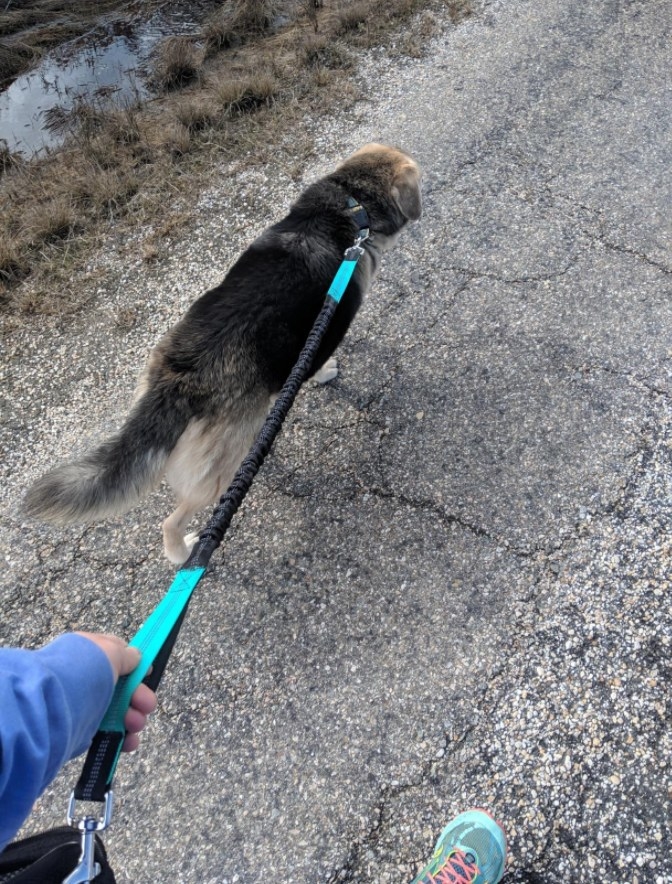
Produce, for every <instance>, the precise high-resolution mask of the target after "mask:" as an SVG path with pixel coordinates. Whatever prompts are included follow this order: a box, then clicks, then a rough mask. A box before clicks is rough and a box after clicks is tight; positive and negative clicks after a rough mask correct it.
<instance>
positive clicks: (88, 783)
mask: <svg viewBox="0 0 672 884" xmlns="http://www.w3.org/2000/svg"><path fill="white" fill-rule="evenodd" d="M348 205H349V208H350V209H351V211H352V212H353V215H354V217H355V219H356V221H357V223H358V225H359V228H360V229H359V233H358V235H357V237H356V239H355V242H354V244H353V245H352V246H350V247H349V248H348V249H346V251H345V254H344V257H343V260H342V262H341V264H340V266H339V268H338V270H337V272H336V275H335V276H334V278H333V280H332V282H331V285H330V286H329V290H328V292H327V295H326V298H325V301H324V304H323V306H322V309H321V310H320V313H319V314H318V316H317V319H316V320H315V323H314V324H313V327H312V329H311V331H310V334H309V335H308V338H307V339H306V343H305V344H304V346H303V349H302V350H301V353H300V354H299V358H298V359H297V361H296V364H295V365H294V368H293V369H292V371H291V372H290V374H289V377H288V378H287V380H286V382H285V384H284V386H283V388H282V390H281V391H280V394H279V395H278V398H277V399H276V401H275V403H274V405H273V407H272V409H271V411H270V412H269V414H268V416H267V417H266V420H265V421H264V425H263V426H262V428H261V430H260V431H259V434H258V435H257V438H256V439H255V442H254V445H253V446H252V448H251V450H250V452H249V454H248V455H247V457H246V458H245V460H244V461H243V462H242V464H241V466H240V468H239V469H238V471H237V473H236V475H235V476H234V479H233V481H232V482H231V485H230V486H229V488H228V490H227V491H226V493H225V494H224V495H223V496H222V497H221V498H220V501H219V503H218V504H217V506H216V507H215V509H214V511H213V513H212V516H211V518H210V520H209V521H208V524H207V525H206V526H205V528H204V530H203V531H202V532H201V534H200V536H199V539H198V541H197V543H196V545H195V546H194V548H193V550H192V552H191V555H190V556H189V558H188V559H187V561H186V562H185V564H184V565H183V567H182V568H181V569H180V570H179V571H178V572H177V574H176V575H175V578H174V580H173V582H172V584H171V585H170V587H169V589H168V591H167V593H166V594H165V596H164V597H163V598H162V599H161V601H160V602H159V604H158V605H157V607H156V608H155V609H154V610H153V611H152V613H151V614H150V616H149V617H148V619H147V620H146V621H145V623H143V625H142V626H141V628H140V629H139V631H138V632H137V634H136V635H135V636H134V638H133V639H132V640H131V642H130V644H131V646H132V647H135V648H138V650H139V651H140V654H141V659H140V663H139V664H138V666H137V667H136V668H135V669H134V670H133V672H132V673H131V674H130V675H127V676H123V677H122V678H120V679H119V681H118V682H117V685H116V687H115V690H114V694H113V696H112V700H111V702H110V705H109V706H108V708H107V711H106V713H105V717H104V718H103V721H102V722H101V725H100V728H99V730H98V732H97V733H96V734H95V736H94V738H93V741H92V743H91V747H90V749H89V751H88V754H87V756H86V760H85V762H84V767H83V770H82V773H81V775H80V778H79V780H78V781H77V784H76V786H75V788H74V790H73V792H72V795H71V797H70V803H69V806H68V814H67V821H68V824H69V825H71V826H73V827H75V828H77V829H79V831H80V832H81V833H82V854H81V856H80V861H79V864H78V866H77V868H76V869H75V871H74V872H73V873H72V874H71V875H70V876H69V877H68V878H66V880H65V881H64V882H63V884H79V882H88V881H90V880H92V879H93V877H95V874H92V872H95V863H94V853H93V851H94V849H95V840H94V839H95V834H96V833H97V832H101V831H103V829H106V828H107V827H108V825H109V824H110V821H111V818H112V809H113V802H114V792H113V788H112V786H113V780H114V774H115V772H116V768H117V763H118V761H119V756H120V754H121V749H122V746H123V743H124V738H125V736H126V729H125V727H124V717H125V715H126V711H127V710H128V707H129V706H130V702H131V696H132V695H133V692H134V691H135V689H136V688H137V687H138V685H139V684H140V683H141V682H143V681H144V682H145V683H146V684H148V685H149V687H151V688H152V689H153V690H155V689H156V687H157V686H158V684H159V682H160V680H161V676H162V675H163V670H164V669H165V666H166V664H167V662H168V658H169V657H170V653H171V651H172V648H173V645H174V643H175V640H176V638H177V634H178V632H179V629H180V626H181V625H182V621H183V620H184V617H185V615H186V612H187V606H188V604H189V601H190V599H191V597H192V595H193V592H194V590H195V589H196V586H197V585H198V583H199V581H200V580H201V578H202V577H203V575H204V574H205V572H206V569H207V566H208V563H209V561H210V557H211V556H212V554H213V553H214V551H215V550H216V549H217V547H218V546H219V545H220V543H221V542H222V539H223V537H224V534H225V533H226V531H227V529H228V527H229V525H230V524H231V520H232V518H233V516H234V515H235V513H236V511H237V510H238V507H239V506H240V504H241V503H242V501H243V498H244V497H245V495H246V494H247V492H248V490H249V488H250V486H251V485H252V482H253V480H254V477H255V475H256V474H257V472H258V471H259V468H260V467H261V465H262V464H263V462H264V460H265V458H266V455H267V454H268V452H269V451H270V449H271V445H272V444H273V441H274V440H275V437H276V436H277V434H278V433H279V431H280V428H281V426H282V423H283V421H284V419H285V417H286V416H287V413H288V412H289V409H290V408H291V406H292V404H293V402H294V399H295V398H296V395H297V393H298V391H299V389H300V388H301V385H302V384H303V382H304V381H305V380H306V378H307V377H308V376H309V375H310V373H311V368H312V365H313V361H314V358H315V354H316V353H317V350H318V348H319V345H320V343H321V341H322V338H323V337H324V334H325V332H326V330H327V328H328V326H329V323H330V322H331V319H332V317H333V315H334V313H335V312H336V308H337V307H338V304H339V303H340V301H341V298H342V297H343V294H344V293H345V291H346V289H347V287H348V285H349V283H350V280H351V279H352V276H353V274H354V272H355V269H356V267H357V263H358V261H359V259H360V258H361V256H362V255H363V254H364V249H363V247H362V243H363V242H364V241H365V240H366V239H368V237H369V229H368V218H367V216H366V212H365V210H364V209H363V208H362V207H361V206H360V205H359V204H358V203H356V201H355V200H353V199H352V198H349V203H348ZM150 670H151V672H150ZM77 801H93V802H100V803H103V804H104V807H103V811H102V813H101V815H100V816H99V817H91V816H84V817H81V818H77V817H76V815H75V805H76V802H77ZM87 875H88V877H86V876H87Z"/></svg>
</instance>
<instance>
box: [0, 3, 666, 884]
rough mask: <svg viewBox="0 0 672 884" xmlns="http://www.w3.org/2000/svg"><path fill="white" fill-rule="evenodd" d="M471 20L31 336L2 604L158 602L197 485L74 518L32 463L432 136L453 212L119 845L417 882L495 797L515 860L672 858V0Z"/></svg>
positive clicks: (138, 786)
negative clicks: (378, 157)
mask: <svg viewBox="0 0 672 884" xmlns="http://www.w3.org/2000/svg"><path fill="white" fill-rule="evenodd" d="M439 24H440V25H441V32H440V34H439V35H438V36H437V37H436V38H435V40H434V41H433V43H432V44H431V46H430V47H428V51H427V53H426V55H425V56H424V57H423V58H419V59H408V58H403V57H402V58H397V57H394V55H393V54H391V53H389V52H384V51H382V50H376V51H373V52H371V53H369V54H366V55H364V56H363V57H362V59H361V69H360V71H359V73H358V74H357V75H356V76H357V77H358V82H359V85H360V86H361V88H362V94H363V96H364V97H363V99H362V100H361V101H359V102H358V103H357V104H355V106H354V107H353V108H350V109H348V110H347V111H344V112H343V113H342V114H341V115H339V116H337V117H333V118H329V119H314V118H312V117H311V115H310V113H308V112H307V114H306V120H305V126H306V132H308V133H310V134H311V135H312V136H313V138H314V142H315V145H316V155H317V156H318V157H319V159H314V160H313V161H312V162H311V163H310V165H309V167H308V168H307V169H306V170H305V173H304V175H303V180H302V181H301V182H297V181H295V180H293V178H292V177H291V175H290V170H289V169H288V168H285V167H284V165H283V164H282V162H281V161H280V160H279V161H278V163H277V164H275V165H273V164H270V165H268V166H266V167H264V168H263V169H259V168H256V169H251V170H250V169H248V170H243V171H237V170H236V169H235V168H227V167H223V168H222V170H221V173H220V183H219V184H218V185H217V186H213V189H212V191H211V192H209V193H207V194H204V195H203V196H202V197H201V198H200V199H199V201H198V205H197V207H196V210H195V222H194V225H193V229H192V230H191V231H190V233H189V236H188V237H187V236H185V237H184V239H182V240H180V241H179V242H177V243H176V244H175V246H174V248H173V251H172V253H171V254H170V255H169V256H168V257H167V258H166V259H165V261H163V262H162V263H160V264H159V265H158V266H157V267H154V268H148V267H146V266H145V265H143V264H142V261H141V258H140V257H139V252H140V249H139V248H138V249H137V250H135V251H134V250H133V244H131V245H130V247H129V246H128V244H126V246H125V251H122V244H120V243H118V242H115V240H114V237H113V236H111V239H110V247H109V250H108V251H107V252H106V253H105V254H101V255H100V256H99V257H98V258H97V261H98V267H101V268H102V267H104V268H105V269H106V271H107V276H106V277H105V279H106V280H107V282H103V283H96V282H95V276H94V281H93V282H86V281H82V285H90V286H91V287H92V299H91V302H90V304H89V306H88V307H87V308H86V309H85V311H83V313H82V314H80V315H78V316H77V317H74V318H73V319H72V320H70V321H69V322H68V324H67V325H66V324H65V323H61V322H60V321H58V320H55V321H53V322H49V321H45V322H44V323H41V324H38V322H37V321H36V322H35V323H34V324H33V325H31V326H30V327H29V328H28V329H27V331H26V332H25V333H23V334H19V333H16V334H14V335H13V336H12V337H11V338H9V339H7V340H6V341H5V347H6V350H7V356H6V359H5V360H4V361H3V365H4V371H5V373H6V379H5V383H4V384H3V389H4V403H3V426H2V433H3V436H2V444H3V446H4V450H5V453H6V456H5V458H4V466H3V483H2V484H3V488H2V496H3V502H4V507H3V516H2V526H3V535H2V537H3V545H4V547H5V549H4V552H5V557H6V562H7V566H6V568H5V570H4V572H3V575H2V588H1V590H0V591H1V593H2V595H1V596H0V598H1V599H2V612H3V617H2V628H1V637H2V640H3V641H4V642H11V643H17V644H25V645H28V646H34V645H35V644H38V643H40V642H42V641H46V640H47V639H48V638H49V637H51V636H52V635H54V634H56V633H57V632H59V631H61V630H64V629H71V628H88V629H98V630H110V631H116V632H120V633H121V634H125V635H127V636H130V635H132V634H133V633H134V632H135V631H136V629H137V628H138V626H139V625H140V623H141V622H142V620H143V619H144V618H145V617H146V616H147V615H148V614H149V612H150V610H151V608H152V607H153V605H154V604H156V602H157V601H158V599H159V598H160V596H161V594H162V592H163V591H165V589H166V588H167V587H168V585H169V581H170V578H171V574H172V570H171V568H170V567H169V565H168V564H167V563H166V562H165V561H164V560H163V559H162V557H161V543H160V531H159V529H158V525H159V523H160V521H161V519H162V518H163V517H164V516H165V514H166V512H167V511H168V506H169V498H168V495H167V493H166V492H165V491H160V492H157V493H156V494H155V495H153V496H152V497H151V498H150V499H149V500H148V501H147V502H146V503H145V504H144V505H142V506H141V507H139V508H137V509H136V510H134V511H133V512H131V513H130V514H128V515H127V516H126V517H123V518H120V519H117V520H110V521H108V522H104V523H100V524H97V525H94V526H87V527H86V528H82V527H80V528H72V529H67V530H54V529H41V528H40V527H39V526H36V525H34V524H28V523H25V522H23V521H22V519H21V516H20V513H19V512H18V502H19V500H20V497H21V494H22V491H23V489H24V488H25V486H26V485H27V484H28V482H29V481H30V480H31V479H32V478H34V477H36V476H37V475H38V474H39V473H41V472H42V471H44V470H45V469H46V468H48V467H49V466H50V465H51V464H52V463H53V462H54V460H57V459H63V458H65V457H67V456H69V454H70V453H71V452H72V451H73V450H78V449H81V448H82V447H84V446H85V444H86V442H87V441H91V440H93V439H95V438H97V437H98V435H99V434H101V433H102V432H105V431H109V430H110V429H111V428H113V427H114V426H115V424H116V421H117V420H118V416H119V414H120V413H122V412H123V410H124V409H125V407H126V403H127V402H128V400H129V398H130V395H131V393H132V390H133V384H134V379H135V376H136V374H137V372H138V370H139V368H140V367H141V365H142V362H143V359H144V357H145V355H146V353H147V350H148V348H149V347H150V346H151V345H152V343H153V342H154V341H155V340H156V339H157V338H158V336H159V335H160V333H161V332H162V331H163V330H164V329H165V328H166V327H167V326H168V325H169V324H170V323H171V322H173V321H175V319H176V318H177V317H178V316H179V315H180V313H181V312H182V310H184V308H185V306H186V305H187V304H188V303H189V302H190V301H191V300H192V299H193V298H194V297H196V296H197V295H198V294H200V293H201V292H202V291H203V290H204V289H205V288H206V287H207V286H210V285H212V284H213V283H214V282H215V281H216V280H217V279H218V278H219V277H220V276H221V274H222V272H223V271H224V270H225V268H226V267H227V265H228V264H229V263H230V262H231V260H232V259H233V258H234V257H235V255H236V254H237V253H238V252H239V251H240V249H241V248H242V247H243V246H244V245H245V244H246V243H247V242H248V241H249V240H250V239H251V238H252V236H254V235H255V234H256V233H257V232H258V231H259V230H261V229H262V228H263V227H264V226H266V225H267V224H268V223H269V222H270V221H272V220H274V219H275V218H277V217H278V216H279V215H280V214H281V212H282V211H283V209H284V207H285V206H286V205H287V203H288V202H289V201H290V200H291V199H292V198H293V197H294V196H295V194H296V192H297V191H298V189H299V188H300V187H301V186H303V185H305V183H307V182H309V181H311V180H313V179H314V178H315V177H316V176H317V175H320V174H323V173H324V172H325V171H327V170H328V169H330V168H332V167H333V165H334V163H335V162H337V161H338V160H339V159H340V158H342V157H343V156H344V155H346V154H347V153H348V152H349V151H350V150H352V149H353V148H355V147H357V146H359V145H360V144H361V143H363V142H365V141H367V140H371V139H376V140H381V141H388V142H391V143H397V144H399V145H400V146H402V147H404V148H405V149H407V150H409V151H410V152H411V153H413V154H414V155H415V156H416V157H417V158H418V160H419V161H420V163H421V165H422V166H423V169H424V173H425V174H424V200H425V214H424V217H423V219H422V220H421V222H419V223H418V224H417V225H414V226H413V227H411V228H409V230H408V231H406V232H405V234H404V235H403V237H402V239H401V241H400V244H399V246H398V247H397V249H396V251H395V252H393V253H391V254H389V255H387V256H385V260H384V263H383V267H382V271H381V275H380V277H379V278H378V280H377V281H376V283H375V286H374V289H373V291H372V292H371V294H370V297H369V299H368V301H367V303H366V305H365V307H364V309H363V310H362V312H361V313H360V315H359V316H358V318H357V320H356V322H355V324H354V325H353V327H352V329H351V331H350V333H349V335H348V337H347V339H346V341H345V342H344V344H343V346H342V348H341V350H340V353H339V362H340V371H341V373H340V376H339V378H338V379H337V380H336V381H335V382H334V383H332V384H330V385H328V386H327V387H326V388H318V387H316V386H314V385H312V384H310V385H307V386H306V388H305V389H304V390H303V391H302V393H301V394H300V396H299V398H298V400H297V403H296V405H295V408H294V409H293V411H292V414H291V416H290V419H289V421H288V422H287V424H286V426H285V429H284V430H283V433H282V434H281V437H280V438H279V439H278V441H277V443H276V445H275V448H274V450H273V453H272V455H271V456H270V458H269V460H268V461H267V463H266V465H265V467H264V468H263V470H262V471H261V473H260V474H259V476H258V478H257V480H256V482H255V485H254V487H253V489H252V491H251V493H250V495H249V496H248V498H247V500H246V501H245V503H244V505H243V507H242V508H241V511H240V512H239V514H238V516H237V517H236V519H235V520H234V523H233V525H232V528H231V529H230V531H229V534H228V535H227V538H226V539H225V542H224V545H223V548H222V550H221V551H220V552H219V553H217V554H216V556H215V559H214V563H213V567H212V569H211V572H210V574H209V576H208V577H207V578H206V579H205V580H204V581H203V583H202V584H201V587H200V588H199V590H198V591H197V594H196V596H195V598H194V601H193V603H192V605H191V608H190V614H189V617H188V618H187V621H186V623H185V626H184V627H183V630H182V633H181V636H180V639H179V642H178V646H177V648H176V650H175V653H174V655H173V659H172V661H171V664H170V666H169V668H168V670H167V673H166V677H165V679H164V682H163V685H162V688H161V692H160V707H159V710H158V712H157V714H156V715H155V716H154V717H153V720H152V722H151V723H150V726H149V727H148V730H147V732H146V735H145V738H144V743H143V746H142V749H141V751H140V753H139V754H138V755H137V756H136V757H134V758H130V759H124V761H123V762H122V764H121V765H120V771H119V775H118V778H117V796H118V803H117V808H116V811H115V818H114V821H113V826H112V828H111V829H110V831H109V833H108V835H107V837H106V839H105V840H106V845H107V847H108V850H109V852H110V853H111V857H112V863H113V867H114V868H115V871H116V873H117V880H118V881H120V882H124V881H133V882H137V884H144V882H150V881H157V880H158V881H167V880H171V881H176V882H178V881H179V882H195V881H199V882H213V884H214V882H217V884H229V882H230V884H233V882H240V884H246V882H252V881H257V880H261V879H264V880H272V881H275V882H287V884H289V882H303V881H310V882H334V884H335V882H342V881H357V882H362V884H364V882H394V884H404V882H408V881H409V880H410V879H411V878H412V876H413V874H414V873H415V872H416V871H417V869H418V868H419V866H420V865H421V863H422V862H423V860H425V859H426V857H427V856H428V855H429V852H430V851H431V848H432V847H433V844H434V839H435V838H436V836H437V834H438V833H439V832H440V831H441V829H442V828H443V826H444V824H445V822H446V821H447V820H448V819H449V818H450V817H451V816H452V815H454V814H455V813H457V812H459V811H460V810H462V809H464V808H466V807H469V806H473V805H474V804H475V805H481V806H482V805H485V806H487V807H489V808H490V809H491V810H492V811H493V812H494V813H495V814H496V816H497V817H498V818H499V819H501V820H502V821H503V822H504V824H505V826H506V828H507V832H508V836H509V847H510V863H509V873H508V876H507V880H508V881H510V882H514V881H521V882H524V881H527V882H545V884H546V882H547V884H555V882H558V884H559V882H568V881H579V880H580V881H581V882H592V881H594V882H600V884H604V882H606V881H609V882H611V881H614V882H632V884H635V882H639V884H645V882H655V884H666V882H670V881H672V850H671V849H670V847H671V845H670V802H671V799H672V782H671V779H670V742H671V736H670V733H671V732H670V718H671V716H672V702H671V696H670V684H669V682H670V663H669V658H670V642H671V640H672V619H671V615H670V610H669V608H670V606H669V603H668V602H666V599H668V598H669V593H670V589H671V585H670V564H671V555H672V537H671V533H670V516H671V515H672V512H671V510H672V409H671V407H670V405H671V403H670V394H671V381H672V363H671V359H672V332H671V329H672V322H671V320H672V315H671V314H672V280H671V275H670V274H671V271H672V246H671V243H672V236H671V233H672V229H671V228H672V223H671V218H672V212H671V211H670V207H671V206H672V185H671V179H670V168H672V137H671V135H672V132H671V131H670V130H671V128H672V126H671V123H670V119H671V117H670V107H672V94H671V93H672V77H671V76H670V49H669V47H670V37H671V36H672V9H671V8H670V6H669V4H664V3H662V2H657V3H656V2H654V3H645V2H638V0H633V2H627V0H602V2H595V0H588V2H579V0H541V2H538V3H532V2H526V0H502V2H496V3H485V4H484V5H483V6H482V7H479V10H478V12H477V14H475V15H474V16H473V17H472V18H470V19H468V20H467V21H466V22H463V23H462V24H460V25H459V26H457V27H455V26H453V25H451V23H450V21H449V20H448V17H446V20H445V21H442V20H440V19H439ZM232 185H233V186H232ZM234 215H235V217H236V218H237V219H238V221H239V224H238V228H237V231H236V233H235V234H232V233H231V229H230V226H229V225H228V224H227V218H230V217H233V216H234ZM95 269H96V268H95V267H94V268H93V270H94V271H95ZM129 305H133V306H137V309H138V322H137V324H136V326H134V327H133V328H131V329H128V328H123V329H122V328H120V327H119V326H118V325H115V323H114V316H115V313H116V311H117V310H119V309H121V308H123V307H126V306H129ZM77 772H78V766H77V764H76V763H74V764H72V765H71V766H70V767H69V768H68V769H67V770H66V772H65V773H64V774H63V775H61V776H60V777H59V778H58V779H57V781H56V782H55V783H54V784H53V786H52V787H51V788H50V789H49V790H48V792H47V793H46V794H45V796H44V797H43V798H42V799H41V800H40V801H39V802H38V805H37V807H36V811H35V814H34V816H33V818H32V820H31V822H30V824H29V826H28V829H30V830H37V829H40V828H44V827H46V826H48V825H52V824H57V823H60V822H61V821H62V819H63V816H64V812H65V806H66V802H67V796H68V794H69V790H70V788H71V785H72V783H73V782H74V778H76V775H77Z"/></svg>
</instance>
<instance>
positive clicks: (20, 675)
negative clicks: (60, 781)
mask: <svg viewBox="0 0 672 884" xmlns="http://www.w3.org/2000/svg"><path fill="white" fill-rule="evenodd" d="M113 691H114V673H113V671H112V666H111V664H110V662H109V660H108V659H107V656H106V654H105V653H104V652H103V651H102V650H101V649H100V648H99V647H98V646H97V645H96V644H94V643H93V642H92V641H90V640H89V639H88V638H85V637H84V636H81V635H75V634H68V635H63V636H60V637H59V638H57V639H56V640H55V641H53V642H51V643H50V644H48V645H47V646H46V647H44V648H41V649H40V650H38V651H25V650H20V649H13V648H0V850H2V848H3V847H4V845H5V844H6V842H7V841H8V840H9V839H10V838H11V837H12V836H13V835H14V834H15V832H16V831H17V830H18V828H19V827H20V826H21V824H22V823H23V821H24V819H25V818H26V816H27V815H28V813H29V812H30V808H31V807H32V805H33V802H34V801H35V799H36V798H37V797H38V796H39V795H40V794H41V792H42V791H43V790H44V789H46V787H47V786H48V785H49V783H50V782H51V781H52V780H53V778H54V777H55V776H56V774H57V773H58V771H59V769H60V768H61V766H62V765H63V764H64V763H65V762H66V761H69V760H70V759H71V758H74V757H75V756H76V755H79V754H81V753H82V752H84V751H85V750H86V749H87V748H88V746H89V744H90V742H91V739H92V738H93V735H94V734H95V732H96V730H97V729H98V725H99V724H100V722H101V720H102V718H103V715H104V714H105V710H106V709H107V707H108V705H109V703H110V700H111V699H112V693H113Z"/></svg>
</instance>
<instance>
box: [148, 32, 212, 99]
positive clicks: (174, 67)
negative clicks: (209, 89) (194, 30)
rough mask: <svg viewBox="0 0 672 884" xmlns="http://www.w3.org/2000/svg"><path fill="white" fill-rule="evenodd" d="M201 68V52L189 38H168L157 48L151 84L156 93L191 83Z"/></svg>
mask: <svg viewBox="0 0 672 884" xmlns="http://www.w3.org/2000/svg"><path fill="white" fill-rule="evenodd" d="M202 68H203V52H202V51H201V50H200V49H199V48H198V47H197V46H196V45H195V44H194V41H193V40H192V38H191V37H168V38H167V39H165V40H164V41H163V42H162V44H161V46H160V47H159V52H158V57H157V60H156V63H155V65H154V70H153V71H152V76H151V82H152V85H153V86H154V88H155V89H156V90H157V91H158V92H168V91H170V90H171V89H180V88H182V87H183V86H186V85H188V84H189V83H193V82H194V80H196V79H197V78H198V76H199V75H200V73H201V70H202Z"/></svg>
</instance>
